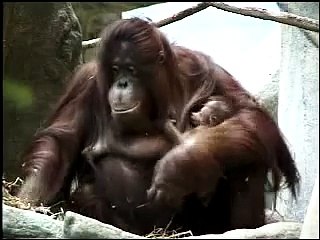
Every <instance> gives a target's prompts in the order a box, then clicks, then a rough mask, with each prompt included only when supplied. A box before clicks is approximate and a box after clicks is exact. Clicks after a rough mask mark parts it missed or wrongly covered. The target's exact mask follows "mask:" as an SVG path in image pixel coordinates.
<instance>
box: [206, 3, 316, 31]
mask: <svg viewBox="0 0 320 240" xmlns="http://www.w3.org/2000/svg"><path fill="white" fill-rule="evenodd" d="M209 4H210V6H212V7H215V8H218V9H221V10H224V11H227V12H232V13H237V14H241V15H244V16H250V17H255V18H260V19H263V20H271V21H274V22H278V23H283V24H287V25H291V26H295V27H299V28H303V29H305V30H310V31H313V32H319V21H318V20H315V19H311V18H307V17H301V16H298V15H295V14H293V13H285V12H280V13H273V12H268V11H267V10H265V9H261V8H252V7H246V8H239V7H234V6H230V5H227V4H225V3H222V2H210V3H209Z"/></svg>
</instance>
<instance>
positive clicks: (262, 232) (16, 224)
mask: <svg viewBox="0 0 320 240" xmlns="http://www.w3.org/2000/svg"><path fill="white" fill-rule="evenodd" d="M2 206H3V236H4V237H5V238H83V239H88V238H111V239H129V238H130V239H141V238H144V237H142V236H138V235H135V234H132V233H129V232H125V231H122V230H121V229H119V228H116V227H114V226H111V225H109V224H104V223H101V222H99V221H97V220H95V219H91V218H88V217H84V216H82V215H79V214H77V213H73V212H66V214H65V217H64V221H60V220H55V219H53V218H52V217H50V216H47V215H44V214H39V213H36V212H33V211H29V210H22V209H18V208H14V207H10V206H7V205H5V204H2ZM270 213H271V212H270V211H266V214H267V215H268V214H269V215H270ZM272 216H275V215H272ZM269 217H270V216H269ZM274 220H275V221H277V219H274ZM301 225H302V224H301V223H293V222H278V223H271V224H267V225H265V226H263V227H260V228H257V229H237V230H232V231H228V232H226V233H224V234H209V235H202V236H192V237H185V238H195V239H202V238H211V239H221V238H223V239H231V238H238V239H239V238H241V239H244V238H288V239H296V238H299V235H300V231H301Z"/></svg>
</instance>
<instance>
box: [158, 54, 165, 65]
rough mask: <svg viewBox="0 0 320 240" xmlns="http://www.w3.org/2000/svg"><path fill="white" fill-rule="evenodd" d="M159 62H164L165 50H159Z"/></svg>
mask: <svg viewBox="0 0 320 240" xmlns="http://www.w3.org/2000/svg"><path fill="white" fill-rule="evenodd" d="M158 62H159V63H160V64H163V63H164V52H163V51H159V53H158Z"/></svg>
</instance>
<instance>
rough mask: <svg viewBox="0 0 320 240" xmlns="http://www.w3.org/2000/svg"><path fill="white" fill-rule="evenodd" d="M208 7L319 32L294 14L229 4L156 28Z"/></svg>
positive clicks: (87, 44) (200, 6)
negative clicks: (207, 9)
mask: <svg viewBox="0 0 320 240" xmlns="http://www.w3.org/2000/svg"><path fill="white" fill-rule="evenodd" d="M207 7H215V8H218V9H220V10H224V11H227V12H232V13H236V14H241V15H244V16H250V17H255V18H259V19H263V20H270V21H274V22H278V23H283V24H287V25H291V26H295V27H299V28H302V29H306V30H310V31H313V32H319V21H318V20H315V19H311V18H307V17H301V16H298V15H295V14H292V13H285V12H280V13H272V12H268V11H267V10H265V9H260V8H252V7H245V8H239V7H234V6H230V5H228V4H225V3H222V2H202V3H199V4H197V5H196V6H193V7H191V8H187V9H185V10H183V11H181V12H178V13H177V14H174V15H173V16H172V17H169V18H165V19H163V20H161V21H159V22H157V23H155V26H157V27H163V26H165V25H168V24H170V23H174V22H177V21H179V20H182V19H184V18H186V17H189V16H191V15H193V14H195V13H197V12H200V11H202V10H204V9H206V8H207ZM99 41H100V38H96V39H91V40H88V41H83V42H82V47H83V48H84V49H87V48H94V47H96V45H97V43H98V42H99Z"/></svg>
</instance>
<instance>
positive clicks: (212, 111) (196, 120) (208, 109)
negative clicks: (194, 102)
mask: <svg viewBox="0 0 320 240" xmlns="http://www.w3.org/2000/svg"><path fill="white" fill-rule="evenodd" d="M232 112H233V111H232V106H231V104H229V103H228V102H227V101H226V99H224V98H223V97H219V98H218V97H216V98H215V97H212V98H211V100H210V101H208V102H207V103H206V104H205V105H204V106H203V107H202V108H201V109H200V111H199V112H193V113H192V115H191V120H192V123H193V124H194V125H196V126H199V125H205V126H209V127H214V126H216V125H218V124H220V123H222V122H223V121H224V120H225V119H226V118H228V117H230V116H231V115H232Z"/></svg>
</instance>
